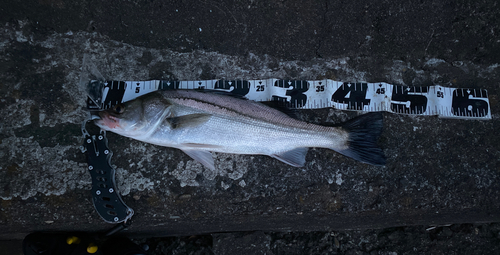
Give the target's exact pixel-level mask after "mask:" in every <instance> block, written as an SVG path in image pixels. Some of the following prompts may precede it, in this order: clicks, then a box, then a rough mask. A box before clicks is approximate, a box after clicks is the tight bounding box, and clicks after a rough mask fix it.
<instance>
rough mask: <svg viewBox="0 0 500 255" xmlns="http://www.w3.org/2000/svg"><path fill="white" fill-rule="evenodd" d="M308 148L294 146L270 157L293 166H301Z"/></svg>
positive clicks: (304, 161)
mask: <svg viewBox="0 0 500 255" xmlns="http://www.w3.org/2000/svg"><path fill="white" fill-rule="evenodd" d="M307 150H308V148H295V149H293V150H289V151H285V152H283V153H280V154H272V155H270V156H271V157H273V158H275V159H277V160H279V161H281V162H283V163H286V164H289V165H291V166H294V167H303V166H304V164H305V163H306V154H307Z"/></svg>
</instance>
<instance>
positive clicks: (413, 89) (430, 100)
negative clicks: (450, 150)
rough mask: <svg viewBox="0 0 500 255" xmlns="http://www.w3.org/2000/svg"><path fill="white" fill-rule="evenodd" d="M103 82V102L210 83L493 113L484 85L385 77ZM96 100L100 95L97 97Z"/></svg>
mask: <svg viewBox="0 0 500 255" xmlns="http://www.w3.org/2000/svg"><path fill="white" fill-rule="evenodd" d="M90 83H91V84H92V86H90V84H89V87H92V88H101V89H102V91H99V92H101V93H96V95H102V98H100V100H99V99H98V100H97V101H99V102H100V105H101V106H100V108H101V109H106V108H110V107H112V106H113V105H116V104H118V103H120V102H126V101H130V100H132V99H135V98H137V97H139V96H142V95H145V94H147V93H150V92H153V91H157V90H169V89H209V90H221V91H226V92H230V93H234V94H238V95H241V96H244V97H246V98H248V99H250V100H255V101H279V102H282V103H285V104H286V105H287V106H289V107H292V108H297V109H317V108H328V107H335V108H337V109H341V110H356V111H367V112H371V111H388V112H393V113H401V114H413V115H438V116H440V117H445V118H461V119H491V112H490V104H489V100H488V92H487V91H486V90H484V89H470V88H448V87H442V86H439V85H435V86H422V87H417V86H404V85H391V84H388V83H384V82H379V83H364V82H352V83H351V82H339V81H333V80H329V79H325V80H315V81H306V80H280V79H274V78H271V79H265V80H198V81H168V80H151V81H106V82H102V84H101V86H96V84H95V83H99V81H91V82H90ZM94 101H96V99H94Z"/></svg>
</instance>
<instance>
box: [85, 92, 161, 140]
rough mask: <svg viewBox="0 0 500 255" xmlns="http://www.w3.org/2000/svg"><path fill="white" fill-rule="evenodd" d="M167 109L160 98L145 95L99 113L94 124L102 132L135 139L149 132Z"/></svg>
mask: <svg viewBox="0 0 500 255" xmlns="http://www.w3.org/2000/svg"><path fill="white" fill-rule="evenodd" d="M169 108H170V104H168V102H165V100H162V98H160V97H158V96H155V95H146V96H142V97H139V98H137V99H135V100H132V101H128V102H125V103H121V104H117V105H115V106H113V107H112V108H110V109H107V110H104V111H101V112H99V117H100V119H97V120H94V123H95V124H96V125H97V126H98V127H100V128H101V129H103V130H106V131H111V132H113V133H116V134H119V135H123V136H127V137H132V138H136V137H139V136H141V135H144V134H146V133H147V132H149V131H150V129H151V128H152V126H154V124H155V120H158V119H159V118H160V116H162V115H165V113H166V112H165V111H169ZM167 115H168V114H167Z"/></svg>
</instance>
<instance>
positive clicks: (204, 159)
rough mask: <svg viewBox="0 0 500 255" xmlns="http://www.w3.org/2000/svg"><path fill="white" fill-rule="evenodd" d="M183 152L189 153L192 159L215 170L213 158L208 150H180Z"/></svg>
mask: <svg viewBox="0 0 500 255" xmlns="http://www.w3.org/2000/svg"><path fill="white" fill-rule="evenodd" d="M182 151H183V152H184V153H186V154H187V155H189V156H190V157H191V158H193V159H194V160H196V161H198V162H200V163H201V164H202V165H204V166H205V167H206V168H208V169H210V170H215V165H214V158H213V157H212V154H211V153H210V152H208V151H202V150H182Z"/></svg>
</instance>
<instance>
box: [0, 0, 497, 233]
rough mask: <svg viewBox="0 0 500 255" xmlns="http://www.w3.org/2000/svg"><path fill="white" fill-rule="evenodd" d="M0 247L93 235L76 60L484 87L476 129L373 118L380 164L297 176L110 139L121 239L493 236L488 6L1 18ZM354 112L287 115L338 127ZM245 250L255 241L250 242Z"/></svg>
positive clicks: (91, 8) (88, 10)
mask: <svg viewBox="0 0 500 255" xmlns="http://www.w3.org/2000/svg"><path fill="white" fill-rule="evenodd" d="M0 12H1V14H2V15H0V26H1V27H0V28H1V30H0V31H1V32H0V52H1V53H0V81H1V82H0V118H1V121H0V139H1V140H0V141H1V142H0V176H1V177H0V184H1V187H2V188H1V189H0V198H1V200H0V202H1V210H0V229H1V231H0V239H3V240H10V239H22V238H23V237H24V236H25V235H26V234H28V233H30V232H32V231H35V230H92V231H96V230H102V229H107V228H109V227H110V226H109V224H105V223H103V222H102V221H101V219H100V218H99V216H98V215H97V213H96V212H95V211H94V208H93V206H92V202H91V196H90V175H89V174H88V173H87V172H86V161H85V157H84V155H83V154H81V153H80V151H79V146H80V144H81V142H82V139H81V134H80V130H79V128H80V124H81V122H82V121H83V119H84V117H85V116H86V113H85V111H84V106H85V99H86V94H85V88H84V86H83V83H81V82H80V77H82V76H85V75H88V76H92V74H89V73H88V72H87V70H84V69H82V61H83V57H84V55H85V54H86V56H87V57H88V59H89V61H90V62H92V64H93V65H95V66H96V67H97V69H98V70H99V72H100V73H101V74H102V75H103V76H104V77H106V78H107V79H112V80H149V79H179V80H195V79H212V78H226V79H264V78H273V77H275V78H287V79H322V78H329V79H334V80H339V81H368V82H379V81H380V82H382V81H383V82H388V83H390V84H402V85H433V84H438V85H442V86H449V87H460V88H464V87H467V88H484V89H488V92H489V95H490V97H489V99H490V102H491V107H492V108H491V110H492V116H493V119H492V120H488V121H470V120H450V119H439V118H436V117H414V116H406V115H397V114H388V113H386V114H384V116H385V124H384V129H385V131H384V133H383V135H382V138H381V141H380V143H381V145H382V146H383V147H384V149H385V154H386V156H387V158H388V160H387V161H388V163H387V165H386V166H385V167H373V166H367V165H364V164H361V163H358V162H355V161H353V160H351V159H348V158H345V157H343V156H341V155H339V154H336V153H334V152H332V151H328V150H323V149H313V150H310V151H309V153H308V155H307V164H306V166H305V167H304V168H302V169H299V168H293V167H290V166H287V165H284V164H283V163H281V162H279V161H277V160H274V159H271V158H268V157H265V156H241V155H229V154H220V153H219V154H215V157H216V168H217V170H216V171H210V170H207V169H204V168H203V167H202V166H201V165H199V164H198V163H195V162H194V161H193V160H191V159H190V158H189V157H188V156H186V155H185V154H183V153H182V152H180V151H178V150H175V149H169V148H161V147H157V146H153V145H149V144H144V143H141V142H137V141H133V140H130V139H127V138H123V137H119V136H117V135H113V134H109V135H108V138H109V141H110V142H109V144H110V148H111V149H112V150H113V151H114V153H115V156H114V157H113V159H112V163H113V164H114V165H115V166H116V167H117V169H118V176H117V179H118V184H119V186H120V191H121V192H122V194H123V198H124V200H125V202H126V203H127V204H128V205H129V206H131V207H132V208H134V210H135V211H136V216H134V219H133V220H134V223H133V225H132V227H131V228H130V229H129V230H128V232H127V233H129V234H131V235H137V236H148V235H149V236H151V235H192V234H202V233H215V232H231V231H256V230H259V231H332V230H347V229H375V228H387V227H396V226H409V225H444V224H451V223H476V224H480V223H488V222H498V221H500V214H499V213H498V212H499V210H500V205H499V203H498V201H499V199H500V136H499V135H498V130H499V127H500V125H499V124H500V119H499V113H500V104H499V103H498V100H499V90H500V89H499V86H498V84H499V82H500V76H499V73H500V68H499V65H498V60H499V57H500V55H499V54H500V37H499V34H500V19H498V18H497V15H498V13H499V6H498V4H497V3H496V1H445V0H440V1H399V2H397V3H394V2H393V1H382V0H377V1H354V2H352V1H218V2H216V1H190V0H186V1H122V2H112V1H70V2H66V1H58V0H42V1H10V2H8V3H7V2H5V3H1V4H0ZM355 115H356V113H353V112H346V111H338V110H334V109H322V110H314V111H310V110H309V111H301V112H300V113H299V117H300V118H301V119H304V120H307V121H310V122H314V123H337V122H342V121H345V120H347V119H349V118H351V117H354V116H355ZM258 238H261V237H258Z"/></svg>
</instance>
